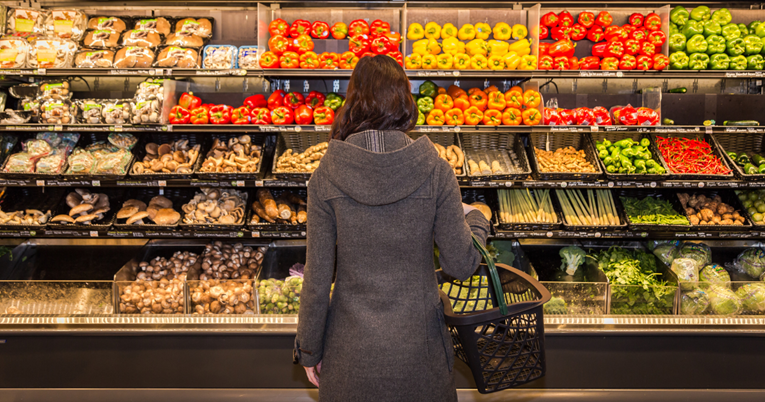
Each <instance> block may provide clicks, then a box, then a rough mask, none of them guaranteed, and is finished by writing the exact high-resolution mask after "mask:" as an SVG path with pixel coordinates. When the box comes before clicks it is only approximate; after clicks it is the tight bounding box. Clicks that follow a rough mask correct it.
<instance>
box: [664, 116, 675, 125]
mask: <svg viewBox="0 0 765 402" xmlns="http://www.w3.org/2000/svg"><path fill="white" fill-rule="evenodd" d="M661 124H663V125H665V126H674V125H675V121H674V120H672V119H668V118H666V117H665V118H664V120H662V121H661Z"/></svg>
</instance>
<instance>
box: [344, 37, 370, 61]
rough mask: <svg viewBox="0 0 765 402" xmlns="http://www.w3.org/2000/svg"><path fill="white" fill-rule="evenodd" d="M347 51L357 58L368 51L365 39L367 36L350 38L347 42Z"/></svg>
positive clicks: (367, 40)
mask: <svg viewBox="0 0 765 402" xmlns="http://www.w3.org/2000/svg"><path fill="white" fill-rule="evenodd" d="M348 51H350V52H352V53H353V54H355V55H356V56H359V57H361V55H362V54H363V53H364V52H366V51H369V39H367V36H366V35H364V34H358V35H354V36H352V37H351V39H350V40H349V41H348Z"/></svg>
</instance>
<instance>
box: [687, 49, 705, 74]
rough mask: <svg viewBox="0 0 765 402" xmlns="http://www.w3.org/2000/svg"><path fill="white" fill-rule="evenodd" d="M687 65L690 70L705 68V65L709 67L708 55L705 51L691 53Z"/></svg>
mask: <svg viewBox="0 0 765 402" xmlns="http://www.w3.org/2000/svg"><path fill="white" fill-rule="evenodd" d="M688 67H689V68H690V69H691V70H706V69H707V67H709V55H707V54H706V53H693V54H691V60H690V61H689V62H688Z"/></svg>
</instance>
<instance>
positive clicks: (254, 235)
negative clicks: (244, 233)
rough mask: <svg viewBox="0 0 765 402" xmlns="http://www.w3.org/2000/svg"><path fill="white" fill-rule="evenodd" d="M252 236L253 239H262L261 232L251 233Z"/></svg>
mask: <svg viewBox="0 0 765 402" xmlns="http://www.w3.org/2000/svg"><path fill="white" fill-rule="evenodd" d="M250 234H251V235H252V237H260V232H256V231H254V232H251V233H250Z"/></svg>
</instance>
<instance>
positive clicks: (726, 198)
mask: <svg viewBox="0 0 765 402" xmlns="http://www.w3.org/2000/svg"><path fill="white" fill-rule="evenodd" d="M681 193H687V194H688V195H689V196H693V195H694V194H698V195H701V194H703V195H704V196H706V197H707V198H712V197H714V196H715V195H719V196H720V198H721V199H722V202H724V203H725V204H728V205H730V206H732V207H733V208H735V209H736V211H738V213H739V215H741V216H743V217H744V224H743V225H701V224H699V225H694V224H693V223H691V227H692V228H693V229H696V230H698V229H699V228H704V229H707V230H712V231H718V230H734V231H741V230H743V229H748V228H751V227H752V220H751V219H749V214H748V213H747V212H746V210H745V209H744V206H743V205H742V204H741V200H739V198H738V196H737V195H736V194H735V193H734V192H733V191H732V190H706V191H699V190H695V191H679V192H677V193H676V195H675V197H676V198H677V200H678V203H679V204H680V205H681V206H682V202H680V198H679V194H681ZM682 211H683V212H684V213H685V209H682ZM714 212H715V213H716V212H717V211H714ZM685 216H686V217H688V218H689V219H688V220H689V221H690V217H689V216H688V214H687V213H686V214H685Z"/></svg>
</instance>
